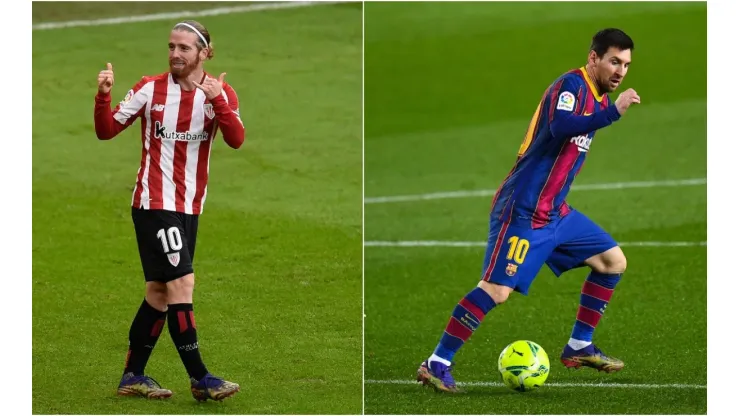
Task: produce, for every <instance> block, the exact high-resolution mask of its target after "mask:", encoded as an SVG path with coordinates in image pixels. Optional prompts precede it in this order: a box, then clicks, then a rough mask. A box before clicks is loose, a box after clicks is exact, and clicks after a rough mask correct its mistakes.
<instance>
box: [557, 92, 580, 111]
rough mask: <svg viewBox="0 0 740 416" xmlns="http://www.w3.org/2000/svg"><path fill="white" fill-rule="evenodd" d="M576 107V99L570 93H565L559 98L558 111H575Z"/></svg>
mask: <svg viewBox="0 0 740 416" xmlns="http://www.w3.org/2000/svg"><path fill="white" fill-rule="evenodd" d="M575 105H576V97H575V96H573V94H572V93H570V92H568V91H564V92H563V93H561V94H560V97H558V106H557V109H558V110H566V111H573V107H575Z"/></svg>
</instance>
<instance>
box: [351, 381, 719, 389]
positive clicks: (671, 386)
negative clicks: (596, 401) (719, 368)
mask: <svg viewBox="0 0 740 416" xmlns="http://www.w3.org/2000/svg"><path fill="white" fill-rule="evenodd" d="M365 384H419V383H418V382H416V381H413V380H365ZM457 384H458V385H460V386H480V387H503V386H504V384H503V383H495V382H491V381H468V382H460V383H457ZM547 387H595V388H614V389H619V388H621V389H706V388H707V386H706V385H704V384H638V383H624V384H622V383H545V385H544V387H543V388H547Z"/></svg>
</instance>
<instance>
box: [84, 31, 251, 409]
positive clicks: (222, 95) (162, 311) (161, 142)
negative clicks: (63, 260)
mask: <svg viewBox="0 0 740 416" xmlns="http://www.w3.org/2000/svg"><path fill="white" fill-rule="evenodd" d="M169 50H170V52H169V71H168V72H165V73H163V74H160V75H155V76H145V77H143V78H142V79H141V81H139V82H138V83H137V84H136V85H134V87H133V88H132V89H131V90H129V91H128V93H127V94H126V96H125V97H124V98H123V100H122V101H121V102H120V103H119V104H118V105H116V107H115V108H114V109H113V110H112V111H111V109H110V103H111V95H110V91H111V88H112V87H113V67H112V65H111V64H108V67H107V69H106V70H103V71H101V72H100V73H99V74H98V93H97V95H96V96H95V132H96V133H97V136H98V138H99V139H100V140H109V139H112V138H113V137H115V136H116V135H117V134H119V133H120V132H121V131H123V130H124V129H126V128H127V127H129V126H130V125H132V124H133V123H134V122H135V121H136V119H141V142H142V150H141V165H140V167H139V171H138V175H137V177H136V186H135V188H134V192H133V197H132V203H131V205H132V207H131V215H132V220H133V223H134V230H135V232H136V239H137V244H138V247H139V255H140V258H141V263H142V267H143V270H144V277H145V280H146V295H145V299H144V301H143V302H142V304H141V306H140V307H139V310H138V312H137V314H136V316H135V317H134V320H133V323H132V324H131V328H130V331H129V349H128V354H127V356H126V364H125V368H124V371H123V377H122V378H121V382H120V384H119V386H118V394H120V395H134V396H144V397H147V398H167V397H170V396H171V395H172V392H171V391H170V390H168V389H164V388H162V387H161V386H160V385H159V383H157V382H156V381H154V379H152V378H151V377H149V376H147V375H145V374H144V368H145V366H146V363H147V361H148V359H149V356H150V355H151V353H152V350H153V349H154V346H155V344H156V343H157V339H158V338H159V335H160V333H161V331H162V328H163V326H164V324H165V321H167V322H168V329H169V333H170V336H171V337H172V340H173V342H174V344H175V347H176V348H177V351H178V353H179V355H180V358H181V360H182V362H183V364H184V365H185V369H186V370H187V373H188V375H189V376H190V384H191V393H192V395H193V397H194V398H195V399H196V400H199V401H203V400H207V399H212V400H222V399H224V398H226V397H229V396H232V395H234V394H235V393H236V392H238V391H239V385H238V384H236V383H232V382H230V381H226V380H223V379H222V378H219V377H215V376H213V375H212V374H211V373H210V372H208V370H207V369H206V366H205V364H204V363H203V360H202V359H201V356H200V351H199V343H198V337H197V335H196V325H195V316H194V313H193V287H194V285H195V276H194V274H193V265H192V261H193V257H194V256H195V240H196V236H197V232H198V216H199V215H200V214H201V213H202V211H203V204H204V203H205V199H206V193H207V182H208V166H209V159H210V155H211V146H212V145H213V142H214V139H215V135H216V132H217V130H221V132H222V134H223V138H224V141H225V142H226V144H228V145H229V146H230V147H232V148H234V149H238V148H239V147H240V146H241V145H242V143H243V142H244V125H243V123H242V121H241V119H240V117H239V101H238V98H237V96H236V92H235V91H234V89H233V88H231V86H230V85H229V84H227V83H226V82H225V81H224V77H225V75H226V74H221V75H220V76H219V77H218V78H215V77H213V76H211V75H209V74H208V73H206V72H205V70H204V69H203V62H204V61H205V60H208V59H211V58H212V57H213V45H212V44H211V37H210V34H209V33H208V30H206V28H205V27H203V25H201V24H200V23H198V22H196V21H193V20H187V21H184V22H181V23H178V24H176V25H175V26H174V28H173V29H172V31H171V32H170V38H169Z"/></svg>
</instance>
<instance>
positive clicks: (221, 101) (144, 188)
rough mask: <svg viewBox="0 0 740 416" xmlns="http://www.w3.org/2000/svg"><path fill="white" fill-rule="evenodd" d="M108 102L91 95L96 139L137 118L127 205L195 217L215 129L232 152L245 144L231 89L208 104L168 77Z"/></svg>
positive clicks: (146, 80) (225, 88) (152, 79)
mask: <svg viewBox="0 0 740 416" xmlns="http://www.w3.org/2000/svg"><path fill="white" fill-rule="evenodd" d="M205 76H206V75H204V77H205ZM201 82H202V80H201ZM110 101H111V99H110V94H106V95H103V94H100V93H98V95H97V96H96V108H95V130H96V132H97V135H98V138H100V139H101V140H107V139H111V138H113V137H115V136H116V135H117V134H118V133H120V132H121V131H123V130H124V129H125V128H127V127H128V126H130V125H131V124H133V123H134V121H136V119H137V118H141V143H142V150H141V165H140V167H139V172H138V174H137V177H136V187H135V189H134V193H133V197H132V201H131V204H132V206H134V207H137V208H143V209H163V210H167V211H175V212H182V213H186V214H196V215H198V214H200V213H201V212H202V211H203V204H204V203H205V200H206V194H207V193H208V192H207V189H208V186H207V185H208V172H209V162H210V155H211V146H212V143H213V139H214V137H215V135H216V131H217V130H218V129H219V128H220V129H221V131H222V133H223V136H224V140H225V141H226V142H227V144H229V146H231V147H233V148H239V147H240V146H241V144H242V143H243V142H244V125H243V123H242V121H241V119H240V117H239V101H238V98H237V96H236V93H235V92H234V89H233V88H231V86H229V85H228V84H226V83H225V82H224V84H223V90H222V92H221V95H220V96H218V97H216V98H214V99H213V100H208V99H207V98H206V96H205V93H204V92H203V91H202V90H200V89H197V88H196V89H195V90H193V91H184V90H183V89H182V88H180V85H179V84H178V83H177V82H176V81H175V80H174V79H173V77H172V75H171V74H170V73H169V72H167V73H164V74H160V75H157V76H151V77H149V76H147V77H143V78H142V79H141V81H139V82H138V83H137V84H136V85H135V86H134V87H133V88H132V89H131V90H129V91H128V93H127V94H126V96H125V98H124V99H123V100H122V101H121V102H120V103H119V104H118V105H117V106H116V107H115V109H113V110H112V111H111V110H110Z"/></svg>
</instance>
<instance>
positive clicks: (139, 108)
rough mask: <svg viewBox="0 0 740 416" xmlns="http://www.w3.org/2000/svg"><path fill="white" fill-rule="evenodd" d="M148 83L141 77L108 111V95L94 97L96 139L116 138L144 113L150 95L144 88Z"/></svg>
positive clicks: (109, 100)
mask: <svg viewBox="0 0 740 416" xmlns="http://www.w3.org/2000/svg"><path fill="white" fill-rule="evenodd" d="M148 83H149V79H148V78H147V77H143V78H142V79H141V81H139V82H138V83H137V84H136V85H134V87H133V88H132V89H130V90H129V91H128V92H127V93H126V96H125V97H124V98H123V100H122V101H121V102H120V103H118V105H116V107H115V108H114V109H113V110H111V109H110V103H111V95H110V93H108V94H102V93H100V92H98V93H97V94H96V95H95V113H94V114H95V134H96V135H97V136H98V139H100V140H109V139H112V138H114V137H116V136H117V135H118V134H119V133H120V132H122V131H123V130H125V129H126V128H127V127H128V126H130V125H132V124H133V123H134V121H136V119H137V118H138V117H139V116H141V115H142V114H143V113H144V110H145V109H146V103H147V101H149V95H150V94H148V93H147V90H146V88H144V87H145V86H146V85H147V84H148Z"/></svg>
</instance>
